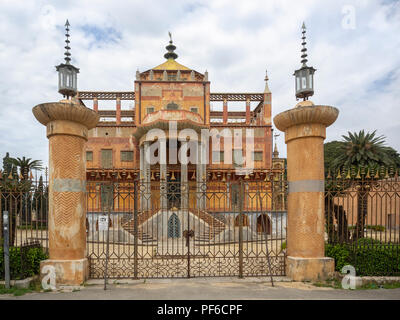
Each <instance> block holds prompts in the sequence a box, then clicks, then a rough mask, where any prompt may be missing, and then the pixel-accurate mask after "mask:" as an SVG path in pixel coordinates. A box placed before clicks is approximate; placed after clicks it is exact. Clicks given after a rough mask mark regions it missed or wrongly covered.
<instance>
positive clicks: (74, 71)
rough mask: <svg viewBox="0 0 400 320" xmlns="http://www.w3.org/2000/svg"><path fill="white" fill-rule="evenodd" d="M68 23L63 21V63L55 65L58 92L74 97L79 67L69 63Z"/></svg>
mask: <svg viewBox="0 0 400 320" xmlns="http://www.w3.org/2000/svg"><path fill="white" fill-rule="evenodd" d="M69 26H70V24H69V22H68V20H67V21H66V22H65V36H66V39H65V47H64V48H65V50H66V51H65V53H64V55H65V58H64V59H65V63H61V64H60V65H58V66H56V70H57V72H58V92H59V93H61V94H62V95H63V96H64V97H67V99H68V98H69V97H74V96H75V95H76V93H77V82H78V73H79V69H78V68H76V67H75V66H73V65H72V64H70V61H71V58H70V56H71V53H69V50H70V49H71V48H70V47H69V43H70V41H69V33H68V32H69V28H68V27H69Z"/></svg>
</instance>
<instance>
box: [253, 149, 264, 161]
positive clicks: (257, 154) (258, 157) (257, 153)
mask: <svg viewBox="0 0 400 320" xmlns="http://www.w3.org/2000/svg"><path fill="white" fill-rule="evenodd" d="M262 160H263V152H262V151H254V152H253V161H262Z"/></svg>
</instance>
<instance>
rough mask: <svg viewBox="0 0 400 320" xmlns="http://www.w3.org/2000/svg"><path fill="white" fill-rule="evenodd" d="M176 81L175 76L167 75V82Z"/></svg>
mask: <svg viewBox="0 0 400 320" xmlns="http://www.w3.org/2000/svg"><path fill="white" fill-rule="evenodd" d="M175 80H176V74H169V75H168V81H175Z"/></svg>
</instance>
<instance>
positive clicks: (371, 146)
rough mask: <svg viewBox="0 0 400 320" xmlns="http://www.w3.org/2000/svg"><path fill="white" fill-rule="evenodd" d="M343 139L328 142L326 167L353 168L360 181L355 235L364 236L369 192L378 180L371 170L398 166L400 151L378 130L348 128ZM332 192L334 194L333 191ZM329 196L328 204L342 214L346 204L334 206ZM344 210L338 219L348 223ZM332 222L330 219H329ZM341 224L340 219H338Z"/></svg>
mask: <svg viewBox="0 0 400 320" xmlns="http://www.w3.org/2000/svg"><path fill="white" fill-rule="evenodd" d="M342 138H343V140H341V141H332V142H329V143H327V144H326V145H325V170H329V171H330V172H332V173H333V174H335V173H336V172H342V173H344V174H345V173H346V172H350V171H351V172H352V176H353V177H354V176H355V178H356V179H358V181H356V182H355V183H357V184H358V191H357V222H356V227H355V229H354V233H353V236H352V239H358V238H362V237H363V236H364V226H365V219H366V216H367V212H368V192H369V189H370V187H371V185H373V183H374V181H375V180H376V179H375V177H374V175H372V174H369V172H376V171H378V170H380V169H382V168H389V167H392V168H399V167H400V155H399V154H398V153H397V151H396V150H394V149H393V148H391V147H388V146H386V144H385V137H384V136H383V135H381V136H376V130H375V131H373V132H372V133H369V132H367V133H365V132H364V130H361V131H360V132H359V133H357V132H354V133H351V132H348V135H347V136H345V135H343V136H342ZM360 172H361V173H362V174H361V175H360ZM351 183H352V182H351V181H349V182H348V184H342V185H341V188H342V189H341V190H339V191H344V190H345V188H348V187H350V184H351ZM333 196H335V195H334V194H333ZM330 200H331V202H330V201H329V199H328V204H327V205H328V206H330V207H329V208H331V209H332V211H333V212H335V215H338V214H339V211H340V210H342V211H343V208H341V209H340V208H336V209H335V208H334V204H333V202H332V199H330ZM345 218H346V215H345V213H344V212H342V213H341V216H340V215H338V216H337V219H341V222H342V223H344V224H345V225H346V229H347V219H346V221H344V220H343V219H345ZM328 223H330V221H328ZM338 225H339V223H338ZM341 231H342V232H344V234H347V233H348V232H347V230H341Z"/></svg>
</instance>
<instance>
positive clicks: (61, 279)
mask: <svg viewBox="0 0 400 320" xmlns="http://www.w3.org/2000/svg"><path fill="white" fill-rule="evenodd" d="M32 111H33V114H34V115H35V117H36V119H37V120H38V121H39V122H40V123H42V124H43V125H46V126H47V137H48V139H49V167H50V177H49V216H48V227H49V230H48V235H49V259H48V260H45V261H42V262H41V263H40V268H41V270H43V268H44V267H46V268H47V266H51V267H54V270H55V274H56V286H59V285H80V284H81V283H82V282H84V281H85V280H86V279H87V277H88V271H89V270H88V261H87V258H86V255H87V253H86V227H85V222H86V211H87V208H86V156H85V155H86V153H85V143H86V141H87V137H88V130H89V129H91V128H94V127H95V126H96V125H97V123H98V121H99V115H98V114H97V113H96V112H95V111H93V110H91V109H88V108H86V107H84V106H83V105H81V104H80V103H78V102H77V101H76V100H62V101H60V102H59V103H56V102H55V103H43V104H40V105H37V106H36V107H34V108H33V110H32ZM45 270H46V269H44V271H45ZM46 274H47V272H46Z"/></svg>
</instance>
